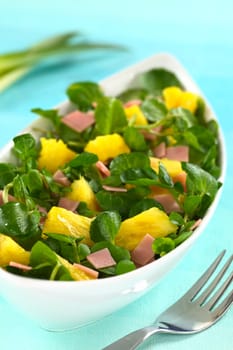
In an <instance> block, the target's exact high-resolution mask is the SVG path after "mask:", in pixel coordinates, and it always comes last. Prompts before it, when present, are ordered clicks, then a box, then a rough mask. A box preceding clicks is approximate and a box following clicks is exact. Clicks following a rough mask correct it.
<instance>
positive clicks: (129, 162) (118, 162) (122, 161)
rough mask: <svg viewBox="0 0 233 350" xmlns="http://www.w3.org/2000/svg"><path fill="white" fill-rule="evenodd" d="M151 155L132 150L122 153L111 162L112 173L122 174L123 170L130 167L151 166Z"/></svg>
mask: <svg viewBox="0 0 233 350" xmlns="http://www.w3.org/2000/svg"><path fill="white" fill-rule="evenodd" d="M149 167H150V159H149V157H148V156H147V155H146V154H144V153H140V152H131V153H128V154H120V155H119V156H118V157H116V158H114V159H113V160H112V161H111V163H110V170H111V175H120V174H121V173H122V172H123V171H125V170H127V169H130V168H149Z"/></svg>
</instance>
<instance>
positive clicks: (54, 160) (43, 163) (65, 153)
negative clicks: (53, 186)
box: [38, 137, 76, 173]
mask: <svg viewBox="0 0 233 350" xmlns="http://www.w3.org/2000/svg"><path fill="white" fill-rule="evenodd" d="M40 142H41V151H40V155H39V158H38V168H39V169H43V168H46V169H47V170H49V171H51V173H54V172H55V171H56V170H57V169H58V168H59V167H61V166H62V165H64V164H66V163H67V162H69V161H70V160H72V159H73V158H74V157H75V156H76V153H75V152H73V151H71V150H70V149H69V148H68V147H67V146H66V144H65V143H64V142H63V141H62V140H56V139H46V138H45V137H42V138H41V139H40Z"/></svg>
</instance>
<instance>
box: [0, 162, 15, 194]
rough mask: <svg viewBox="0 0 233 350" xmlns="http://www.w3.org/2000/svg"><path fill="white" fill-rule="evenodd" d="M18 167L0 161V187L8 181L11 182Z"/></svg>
mask: <svg viewBox="0 0 233 350" xmlns="http://www.w3.org/2000/svg"><path fill="white" fill-rule="evenodd" d="M17 172H18V169H17V167H16V166H15V165H13V164H10V163H0V188H3V187H4V186H6V185H7V184H8V183H10V182H12V181H13V179H14V177H15V175H16V174H17Z"/></svg>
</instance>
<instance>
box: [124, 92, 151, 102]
mask: <svg viewBox="0 0 233 350" xmlns="http://www.w3.org/2000/svg"><path fill="white" fill-rule="evenodd" d="M147 95H148V91H147V90H145V89H128V90H126V91H124V92H122V93H121V94H120V95H118V96H117V98H119V99H120V100H121V101H122V102H123V103H125V102H128V101H130V100H144V99H145V98H146V96H147Z"/></svg>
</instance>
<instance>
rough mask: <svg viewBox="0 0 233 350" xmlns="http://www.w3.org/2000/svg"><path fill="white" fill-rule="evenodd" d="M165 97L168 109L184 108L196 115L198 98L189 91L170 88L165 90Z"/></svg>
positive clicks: (175, 87)
mask: <svg viewBox="0 0 233 350" xmlns="http://www.w3.org/2000/svg"><path fill="white" fill-rule="evenodd" d="M163 97H164V100H165V104H166V107H167V109H171V108H177V107H183V108H185V109H188V110H189V111H190V112H192V113H195V111H196V109H197V104H198V96H197V95H195V94H193V93H192V92H189V91H183V90H181V89H180V88H179V87H177V86H170V87H167V88H166V89H164V90H163Z"/></svg>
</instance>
